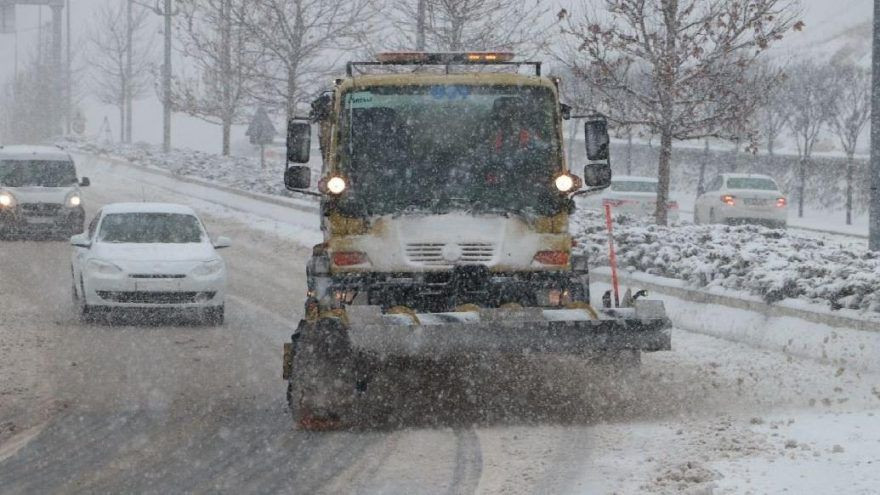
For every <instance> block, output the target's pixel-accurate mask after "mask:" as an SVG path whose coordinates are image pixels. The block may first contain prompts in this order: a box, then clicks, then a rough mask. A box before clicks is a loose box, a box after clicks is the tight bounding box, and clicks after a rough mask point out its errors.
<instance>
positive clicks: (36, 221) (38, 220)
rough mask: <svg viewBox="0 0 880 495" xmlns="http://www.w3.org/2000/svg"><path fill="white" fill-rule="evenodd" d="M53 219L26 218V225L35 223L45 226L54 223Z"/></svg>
mask: <svg viewBox="0 0 880 495" xmlns="http://www.w3.org/2000/svg"><path fill="white" fill-rule="evenodd" d="M54 222H55V219H54V218H52V217H28V218H27V223H37V224H46V223H54Z"/></svg>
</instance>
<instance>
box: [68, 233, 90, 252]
mask: <svg viewBox="0 0 880 495" xmlns="http://www.w3.org/2000/svg"><path fill="white" fill-rule="evenodd" d="M70 245H71V246H75V247H81V248H86V249H88V248H90V247H92V241H90V240H89V238H88V237H87V236H86V235H85V234H76V235H75V236H73V237H71V238H70Z"/></svg>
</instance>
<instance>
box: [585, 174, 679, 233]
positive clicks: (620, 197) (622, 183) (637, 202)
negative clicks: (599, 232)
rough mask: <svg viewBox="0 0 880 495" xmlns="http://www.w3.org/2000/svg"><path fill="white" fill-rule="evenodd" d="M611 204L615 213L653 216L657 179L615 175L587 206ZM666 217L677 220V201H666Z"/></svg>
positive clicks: (655, 203) (599, 206)
mask: <svg viewBox="0 0 880 495" xmlns="http://www.w3.org/2000/svg"><path fill="white" fill-rule="evenodd" d="M606 204H608V205H611V211H612V213H615V214H618V213H619V214H624V215H629V216H633V217H651V218H653V217H654V214H655V213H656V211H657V179H655V178H653V177H639V176H634V175H615V176H613V177H612V178H611V185H610V186H609V187H608V189H605V190H604V191H602V193H601V194H599V195H598V196H596V197H595V198H590V199H589V200H588V202H587V205H588V207H591V208H597V209H598V208H604V207H605V205H606ZM667 219H668V220H669V221H671V222H674V221H677V220H678V202H677V201H674V200H670V201H668V202H667Z"/></svg>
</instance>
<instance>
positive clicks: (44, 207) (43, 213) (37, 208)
mask: <svg viewBox="0 0 880 495" xmlns="http://www.w3.org/2000/svg"><path fill="white" fill-rule="evenodd" d="M60 210H61V205H60V204H58V203H23V204H22V205H21V211H22V212H23V213H24V214H25V215H29V216H35V217H54V216H56V215H58V212H59V211H60Z"/></svg>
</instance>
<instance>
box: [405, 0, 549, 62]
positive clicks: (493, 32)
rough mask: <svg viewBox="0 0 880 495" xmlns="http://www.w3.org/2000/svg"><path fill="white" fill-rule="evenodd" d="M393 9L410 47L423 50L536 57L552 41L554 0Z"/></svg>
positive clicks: (442, 0) (447, 1) (438, 2)
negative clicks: (551, 1) (507, 52)
mask: <svg viewBox="0 0 880 495" xmlns="http://www.w3.org/2000/svg"><path fill="white" fill-rule="evenodd" d="M392 5H393V9H390V10H391V12H393V15H392V23H393V24H394V27H395V28H396V30H397V32H398V33H399V34H400V35H401V41H402V44H403V46H404V47H406V48H409V49H412V48H413V47H418V46H419V44H420V43H419V42H420V41H423V43H422V48H421V49H427V50H436V51H464V50H497V49H508V50H517V51H521V52H523V53H522V54H523V55H531V54H533V53H535V52H536V51H537V50H539V49H541V48H543V47H545V45H546V43H547V40H548V39H549V36H548V33H549V31H550V29H549V28H550V25H549V23H548V22H547V21H545V19H547V18H548V15H547V14H548V13H549V11H550V4H549V3H548V2H543V3H542V2H540V1H535V0H394V2H393V3H392ZM420 28H421V30H420ZM420 33H423V36H424V38H423V40H422V39H420V36H419V34H420ZM417 49H418V48H417Z"/></svg>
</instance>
